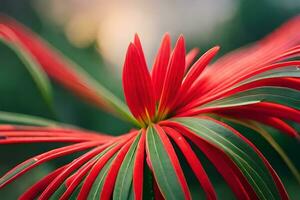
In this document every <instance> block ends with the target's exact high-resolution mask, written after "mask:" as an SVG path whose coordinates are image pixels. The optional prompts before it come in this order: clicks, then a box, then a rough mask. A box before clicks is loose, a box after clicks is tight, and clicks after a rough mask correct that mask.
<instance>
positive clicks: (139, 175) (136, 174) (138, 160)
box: [133, 129, 146, 200]
mask: <svg viewBox="0 0 300 200" xmlns="http://www.w3.org/2000/svg"><path fill="white" fill-rule="evenodd" d="M145 137H146V131H145V130H144V129H143V130H142V135H141V139H140V141H139V144H138V146H137V148H136V156H135V161H134V166H133V191H134V199H135V200H142V199H143V183H144V180H143V178H144V157H145Z"/></svg>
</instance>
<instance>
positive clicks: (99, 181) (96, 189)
mask: <svg viewBox="0 0 300 200" xmlns="http://www.w3.org/2000/svg"><path fill="white" fill-rule="evenodd" d="M116 155H117V154H114V155H113V156H112V157H111V158H110V159H109V160H108V161H107V163H106V164H105V165H104V167H103V168H102V170H101V172H100V173H99V175H98V176H97V178H96V180H95V182H94V183H93V186H92V188H91V190H90V192H89V195H88V199H91V200H96V199H100V193H101V190H102V187H103V184H104V181H105V178H106V176H107V173H108V170H109V169H110V166H111V164H112V161H113V160H114V159H115V157H116Z"/></svg>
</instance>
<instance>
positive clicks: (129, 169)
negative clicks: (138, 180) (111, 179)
mask: <svg viewBox="0 0 300 200" xmlns="http://www.w3.org/2000/svg"><path fill="white" fill-rule="evenodd" d="M140 137H141V135H139V136H137V137H136V139H135V141H134V142H133V143H132V145H131V147H130V149H129V150H128V152H127V155H126V157H125V158H124V160H123V163H122V165H121V167H120V170H119V172H118V176H117V180H116V183H115V189H114V193H113V199H120V200H122V199H123V200H127V199H128V197H129V196H131V195H132V194H131V193H132V192H133V190H132V189H131V188H132V178H133V165H134V157H135V154H136V148H137V145H138V142H139V140H140Z"/></svg>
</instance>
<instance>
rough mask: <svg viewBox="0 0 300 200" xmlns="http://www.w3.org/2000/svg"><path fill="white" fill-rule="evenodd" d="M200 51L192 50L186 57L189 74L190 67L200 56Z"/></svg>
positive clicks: (186, 69) (186, 70)
mask: <svg viewBox="0 0 300 200" xmlns="http://www.w3.org/2000/svg"><path fill="white" fill-rule="evenodd" d="M199 52H200V51H199V49H198V48H194V49H192V50H190V51H189V52H188V53H187V54H186V56H185V70H184V71H185V72H188V70H189V69H190V66H191V65H192V63H193V61H194V60H195V58H196V57H197V55H198V54H199Z"/></svg>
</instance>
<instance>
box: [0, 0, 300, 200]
mask: <svg viewBox="0 0 300 200" xmlns="http://www.w3.org/2000/svg"><path fill="white" fill-rule="evenodd" d="M82 2H84V3H82ZM82 2H80V1H75V0H68V1H57V0H43V1H41V0H40V1H38V0H35V1H27V0H26V1H25V0H23V1H19V0H1V1H0V12H1V13H2V14H5V15H8V16H10V17H13V18H15V19H17V20H18V21H20V22H21V23H23V24H25V25H26V26H27V27H29V28H30V29H32V30H33V31H35V32H36V33H38V34H39V35H40V36H41V37H43V38H44V39H46V40H47V41H48V42H50V43H51V44H52V45H53V46H55V47H56V48H57V49H59V50H60V51H61V52H62V53H63V54H65V55H67V56H68V57H70V58H71V59H73V60H74V61H75V62H77V63H78V64H80V65H81V66H83V67H84V69H85V70H86V71H88V72H89V73H90V74H91V75H92V76H93V77H94V78H95V79H97V80H99V81H100V82H101V83H102V84H103V85H105V86H106V87H108V88H109V89H110V90H112V91H114V93H116V94H117V95H118V96H120V97H121V98H123V94H122V86H121V80H120V77H121V69H122V62H123V58H124V51H125V49H126V46H127V44H128V43H129V42H130V39H131V38H132V37H133V33H134V32H138V33H139V34H140V36H141V38H142V42H143V44H144V47H145V49H146V54H147V59H148V63H152V61H151V60H152V59H151V58H152V57H153V55H154V53H155V49H156V48H157V47H158V45H159V40H160V37H161V36H162V34H163V32H166V31H168V32H170V34H171V35H172V37H173V40H175V38H176V37H177V36H178V35H179V34H180V33H184V35H185V36H186V40H187V48H188V49H191V48H193V47H195V46H197V47H199V48H200V49H201V52H204V50H207V49H208V48H210V47H211V46H213V45H216V44H218V45H220V46H221V48H222V50H221V53H220V55H222V54H224V53H226V52H228V51H230V50H233V49H235V48H238V47H240V46H242V45H245V44H248V43H251V42H253V41H256V40H258V39H260V38H262V37H263V36H265V35H266V34H268V33H270V32H271V31H272V30H274V29H275V28H276V27H278V26H279V25H280V24H282V23H283V22H284V21H286V20H288V19H289V18H291V17H293V16H295V15H297V14H298V13H300V2H299V1H297V0H287V1H280V0H257V1H255V0H253V1H252V0H251V1H246V0H244V1H243V0H239V1H238V0H218V1H208V0H202V1H193V0H189V1H166V2H164V3H162V5H160V1H153V2H152V1H151V3H149V2H147V1H139V2H137V1H133V2H132V3H127V4H126V5H123V4H124V3H123V4H122V3H121V2H122V1H112V2H111V3H108V2H106V1H101V0H91V1H82ZM82 4H84V5H82ZM160 6H161V7H160ZM116 13H117V14H116ZM137 19H138V20H137ZM122 20H124V21H122ZM299 30H300V28H299ZM144 41H145V42H144ZM152 45H153V46H152ZM53 90H54V98H55V113H56V117H54V116H53V115H52V114H51V112H50V111H49V110H48V109H47V106H46V104H45V103H44V101H43V99H42V98H41V96H40V93H39V91H38V89H37V87H36V85H35V84H34V82H33V81H32V79H31V77H30V75H29V73H28V72H27V71H26V69H25V68H24V66H23V65H22V63H21V62H20V61H19V60H18V59H17V57H16V56H15V55H14V53H13V52H12V51H10V50H9V49H7V48H6V47H5V46H3V45H0V93H1V97H0V110H2V111H10V112H17V113H25V114H30V115H36V116H42V117H46V118H50V119H54V120H59V121H62V122H66V123H71V124H75V125H78V126H81V127H83V128H87V129H91V130H96V131H100V132H105V133H109V134H114V135H118V134H121V133H123V132H125V131H128V130H129V129H130V128H131V126H130V125H129V124H126V123H124V122H122V121H120V120H118V119H116V118H115V117H113V116H111V115H109V114H106V113H104V112H102V111H100V110H98V109H96V108H94V107H92V106H90V105H87V104H85V103H84V102H82V101H81V100H80V99H78V98H76V97H74V96H73V95H72V94H70V93H69V92H67V91H65V90H64V89H63V88H61V87H60V86H59V85H56V84H55V83H53ZM241 131H243V133H245V135H246V136H248V137H249V138H251V140H252V141H253V142H254V143H255V144H256V145H257V146H258V147H259V148H260V149H261V150H262V151H263V152H264V153H265V155H266V157H267V158H268V159H269V160H270V162H271V164H272V165H273V166H274V168H275V169H276V170H277V171H278V173H279V175H280V177H281V178H282V179H283V181H284V184H285V185H286V187H287V189H288V192H289V193H290V194H291V197H292V199H300V187H299V185H297V183H296V181H295V179H294V178H293V177H292V175H291V173H290V172H289V171H288V169H287V167H286V166H285V165H284V164H283V162H282V161H281V160H280V159H279V158H278V156H277V155H276V153H275V152H274V151H273V150H272V148H271V147H270V146H269V145H268V144H267V143H266V142H265V141H264V140H263V139H262V138H260V137H258V136H256V134H255V133H253V132H251V131H250V130H241ZM274 136H275V138H276V140H277V141H278V142H279V143H280V144H281V145H282V146H283V147H284V149H285V150H286V151H287V153H288V155H289V156H290V158H291V159H292V160H293V161H294V162H295V165H296V166H297V168H299V167H300V159H299V150H300V149H299V143H297V142H296V141H293V140H292V139H290V138H287V137H285V136H283V135H280V134H279V133H276V132H274ZM58 146H59V145H53V144H51V145H50V144H43V145H39V144H34V145H10V146H5V145H2V146H1V147H0V174H3V173H4V172H5V171H7V170H8V169H10V168H11V167H12V166H14V165H16V164H17V163H19V162H21V161H23V160H24V159H26V158H28V157H30V156H33V155H36V154H38V153H41V152H44V151H45V150H49V149H52V148H54V147H58ZM70 159H72V157H68V158H67V159H60V160H56V161H55V162H51V163H49V164H44V165H42V166H41V167H38V168H37V169H36V170H34V171H33V172H32V173H28V174H26V175H25V176H24V177H22V179H20V181H17V182H15V183H13V184H11V185H10V186H8V187H7V188H5V189H2V190H0V199H16V198H17V196H18V195H19V194H20V193H21V192H22V191H24V189H25V188H26V187H28V186H29V185H31V184H32V183H33V182H34V181H36V180H38V179H39V178H40V177H41V176H42V175H44V174H45V173H47V172H49V171H51V170H53V169H54V168H55V167H56V166H59V165H61V164H63V163H65V162H67V161H68V160H70ZM202 160H204V165H205V166H206V167H207V168H208V173H209V174H210V175H211V177H212V180H213V183H214V185H215V186H216V188H217V191H218V193H219V196H220V197H222V198H221V199H232V198H233V197H232V194H231V193H230V191H229V189H228V188H227V186H226V185H225V184H224V183H223V182H222V181H221V178H220V177H219V175H217V173H216V171H215V170H214V169H213V167H212V166H211V165H210V164H209V163H208V162H207V160H206V159H205V158H204V157H203V158H202ZM194 188H196V189H195V193H198V195H200V196H201V195H203V193H202V192H201V191H198V190H197V185H196V184H195V187H194ZM221 195H222V196H221Z"/></svg>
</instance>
